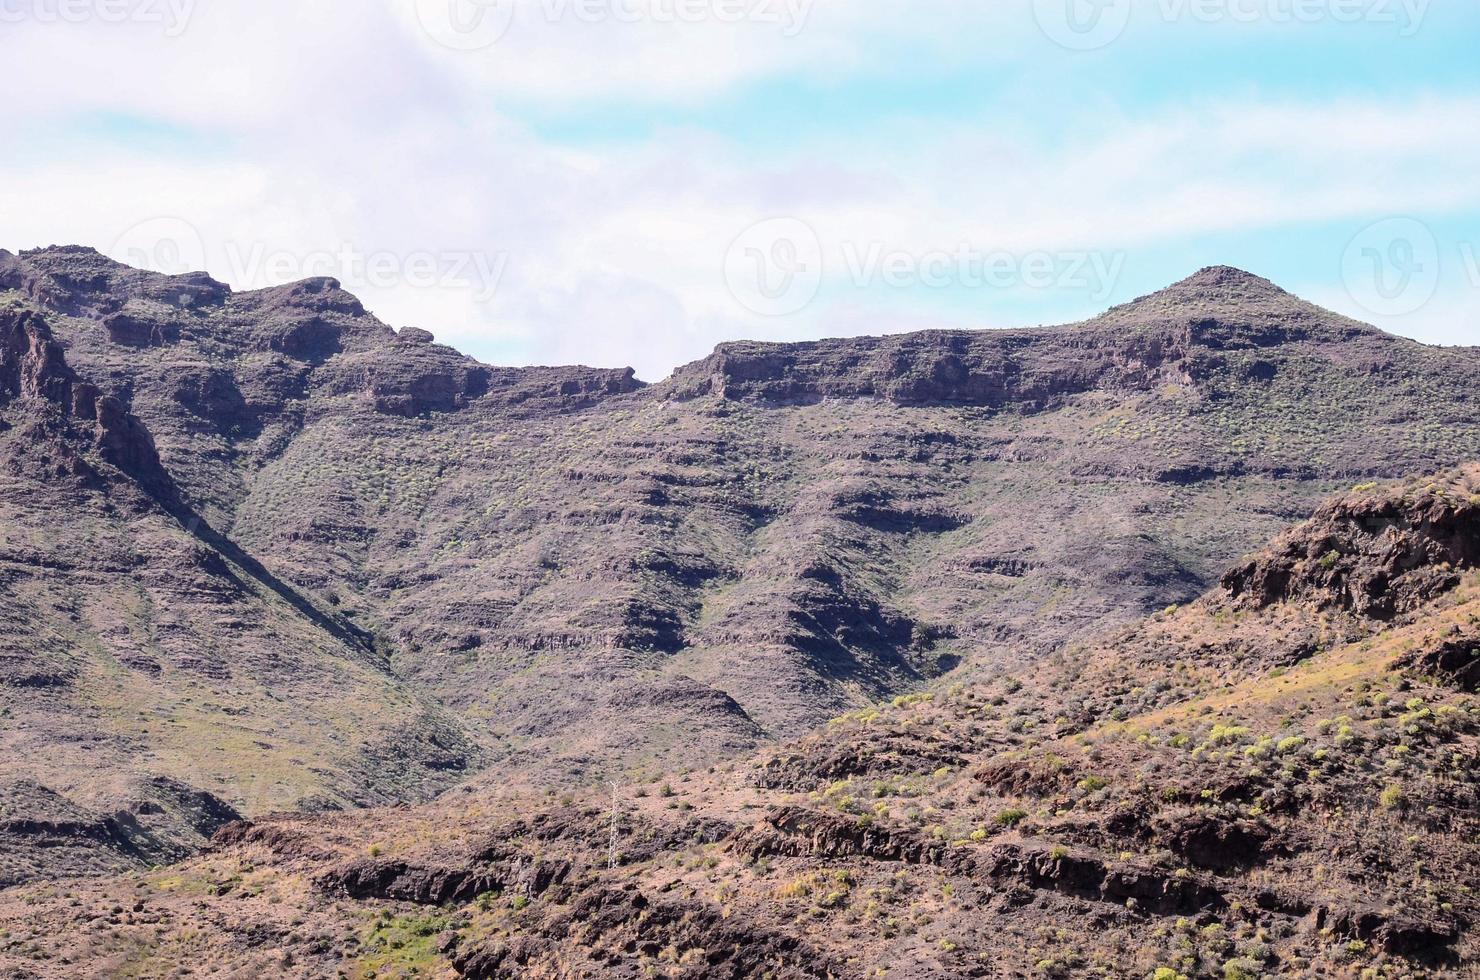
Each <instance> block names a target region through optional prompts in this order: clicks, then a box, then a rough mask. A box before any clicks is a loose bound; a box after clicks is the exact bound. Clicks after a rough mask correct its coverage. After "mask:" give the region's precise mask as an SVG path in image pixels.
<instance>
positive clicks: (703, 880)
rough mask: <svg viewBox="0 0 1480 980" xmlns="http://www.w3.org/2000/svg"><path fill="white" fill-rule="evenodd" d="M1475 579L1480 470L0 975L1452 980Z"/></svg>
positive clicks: (484, 797) (287, 848)
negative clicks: (885, 684)
mask: <svg viewBox="0 0 1480 980" xmlns="http://www.w3.org/2000/svg"><path fill="white" fill-rule="evenodd" d="M1477 558H1480V467H1477V466H1469V467H1466V468H1463V469H1459V470H1455V471H1452V472H1448V473H1446V474H1444V475H1443V476H1440V477H1437V478H1434V479H1431V480H1409V481H1405V482H1402V483H1398V484H1385V485H1377V484H1366V485H1362V486H1359V487H1357V488H1356V489H1354V490H1351V491H1349V492H1347V493H1345V494H1343V495H1341V496H1338V497H1336V498H1334V499H1332V500H1330V501H1329V502H1327V503H1326V504H1324V505H1323V506H1322V507H1321V508H1320V509H1319V510H1318V511H1317V512H1316V513H1315V515H1314V517H1313V518H1311V519H1310V520H1309V521H1307V522H1306V523H1304V524H1302V525H1300V526H1299V527H1297V528H1295V529H1293V530H1290V531H1288V532H1287V533H1285V534H1283V535H1281V536H1280V537H1279V538H1278V539H1277V540H1275V541H1273V542H1272V543H1271V544H1270V545H1269V546H1267V547H1266V548H1264V549H1261V550H1259V551H1258V552H1256V553H1254V554H1253V555H1251V556H1250V557H1248V558H1247V559H1246V560H1244V561H1242V562H1240V563H1238V564H1236V565H1235V566H1233V567H1232V568H1231V569H1230V570H1229V571H1228V573H1227V575H1226V576H1225V577H1224V578H1223V580H1222V582H1221V583H1220V585H1219V586H1217V587H1215V588H1214V589H1212V590H1211V591H1210V592H1208V593H1207V594H1206V595H1205V596H1203V597H1202V598H1201V599H1199V600H1197V601H1195V602H1193V603H1191V604H1188V605H1186V606H1183V607H1180V608H1169V609H1167V610H1164V611H1162V612H1161V613H1158V614H1156V615H1154V616H1152V617H1150V618H1149V619H1147V620H1145V621H1143V622H1141V623H1138V624H1133V625H1131V626H1129V627H1127V628H1125V629H1123V630H1121V631H1119V632H1118V633H1116V634H1115V635H1113V636H1108V637H1105V638H1103V639H1100V640H1094V641H1087V642H1082V643H1075V644H1071V645H1070V646H1068V647H1067V648H1065V649H1064V650H1062V651H1061V652H1059V653H1058V654H1056V655H1053V656H1051V657H1049V658H1048V659H1047V660H1045V661H1044V662H1042V663H1040V664H1038V665H1037V666H1035V667H1033V668H1031V669H1028V670H1024V671H1021V672H1017V673H1009V674H1007V675H1005V676H1002V677H998V678H994V679H992V680H990V681H985V682H982V683H972V684H956V685H951V686H943V687H941V688H939V689H938V690H936V691H934V692H932V693H925V694H920V695H916V696H908V697H901V698H899V699H898V700H896V701H895V702H894V703H893V704H892V705H885V706H882V707H877V708H869V709H866V710H862V711H857V712H850V713H849V714H847V715H845V716H842V717H839V718H837V719H834V720H833V721H832V722H831V723H830V724H829V725H828V726H827V727H826V728H825V729H824V730H822V731H819V732H817V733H815V734H813V735H809V736H807V737H805V738H803V739H801V740H799V741H797V742H794V743H792V744H790V745H787V746H784V747H781V748H778V749H775V750H772V751H768V752H765V753H763V754H761V755H760V756H758V757H756V758H754V759H751V760H747V761H740V762H734V763H728V764H725V765H723V766H720V767H717V768H714V769H711V770H710V771H708V772H706V773H697V774H691V775H682V776H680V775H674V776H672V777H669V778H661V779H656V780H653V781H651V782H645V783H627V784H624V785H621V786H620V787H619V788H618V790H617V792H616V794H615V797H614V798H610V797H608V796H606V795H605V794H593V795H590V796H584V797H574V798H565V799H557V798H555V797H553V796H552V797H546V798H544V799H543V800H541V799H539V798H517V797H515V798H509V797H505V796H501V795H500V794H499V793H497V792H492V791H479V790H474V789H472V788H468V789H466V790H463V791H457V792H454V793H451V794H448V795H446V796H444V797H443V798H442V799H440V800H439V801H437V802H436V803H434V804H431V805H429V806H425V807H421V808H417V809H411V810H398V811H389V812H378V813H374V814H368V815H359V814H345V815H340V816H324V817H306V816H297V817H294V816H283V817H276V818H272V819H268V820H262V821H258V822H255V823H236V824H232V825H231V826H229V827H227V828H225V829H223V830H222V831H221V832H220V833H218V834H217V836H216V843H215V845H214V846H213V848H212V849H211V851H210V852H209V853H207V854H206V855H204V856H202V857H200V858H198V859H195V860H193V861H191V862H188V863H186V864H183V865H181V866H179V867H175V868H169V869H165V870H162V871H156V872H152V873H148V874H142V875H134V876H130V877H128V878H118V879H113V880H106V881H97V882H89V883H86V884H85V885H81V884H79V883H69V882H63V883H58V884H54V885H51V884H48V885H35V886H31V887H28V888H26V889H23V890H15V891H11V892H8V893H3V898H0V937H8V938H0V969H8V970H10V971H11V972H12V973H13V974H14V975H16V976H18V977H32V976H52V975H57V973H56V971H57V970H58V969H62V968H65V969H66V970H68V971H69V973H68V975H75V976H90V975H104V974H106V975H110V976H164V975H169V974H170V972H171V971H172V970H174V969H175V968H177V967H180V966H183V965H186V964H189V965H190V966H191V968H192V969H194V970H196V971H197V972H202V973H205V974H207V975H216V974H221V975H226V974H228V973H231V974H232V975H249V974H254V973H256V974H263V973H265V974H270V975H275V976H305V977H317V976H326V975H336V974H338V975H344V976H352V977H371V976H378V977H386V976H426V977H452V976H463V977H482V978H493V977H508V978H514V977H519V978H539V977H633V978H636V977H647V976H669V977H696V978H697V977H735V978H741V977H752V976H771V977H775V978H793V977H797V978H800V977H818V978H821V977H835V978H853V977H860V978H861V977H921V978H924V977H960V976H983V977H986V976H991V977H1008V976H1010V977H1087V976H1109V977H1134V978H1142V977H1145V978H1151V977H1155V978H1157V980H1173V978H1176V977H1179V976H1185V977H1189V978H1200V977H1222V978H1225V980H1228V978H1234V980H1237V978H1253V977H1260V976H1321V975H1324V976H1333V977H1346V976H1352V977H1356V976H1361V977H1420V976H1423V977H1427V976H1454V977H1458V976H1471V975H1473V974H1474V970H1475V964H1476V962H1477V959H1480V946H1477V940H1476V936H1475V934H1474V931H1473V925H1474V923H1475V922H1476V921H1477V915H1480V901H1477V897H1476V894H1475V892H1474V888H1473V877H1474V869H1475V867H1476V866H1477V859H1480V852H1477V848H1480V807H1477V803H1480V797H1477V793H1480V702H1477V700H1476V697H1475V694H1476V684H1477V680H1480V669H1477V664H1480V659H1477V649H1480V635H1477V633H1476V629H1477V626H1476V624H1477V623H1480V569H1477V567H1476V561H1477ZM613 828H614V829H613ZM58 964H62V965H63V966H62V967H59V966H58ZM232 971H236V972H235V973H233V972H232Z"/></svg>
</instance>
